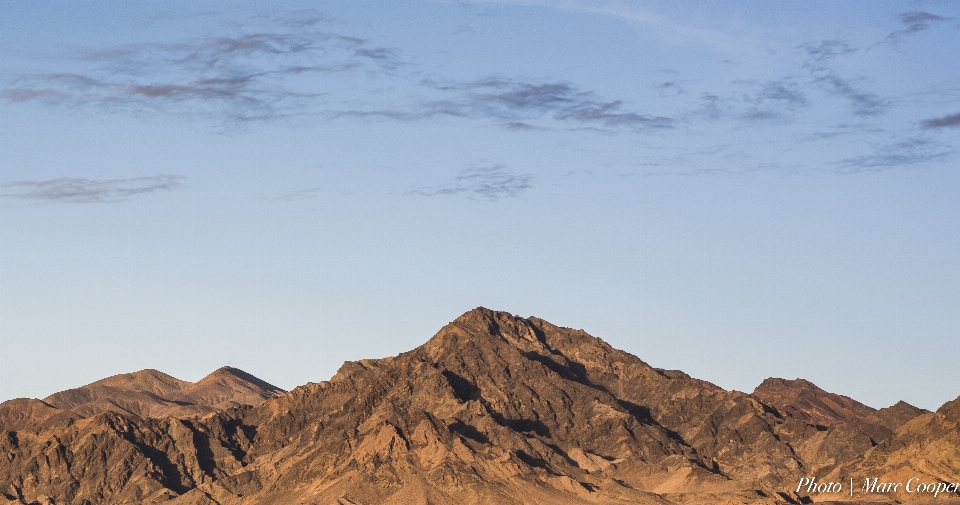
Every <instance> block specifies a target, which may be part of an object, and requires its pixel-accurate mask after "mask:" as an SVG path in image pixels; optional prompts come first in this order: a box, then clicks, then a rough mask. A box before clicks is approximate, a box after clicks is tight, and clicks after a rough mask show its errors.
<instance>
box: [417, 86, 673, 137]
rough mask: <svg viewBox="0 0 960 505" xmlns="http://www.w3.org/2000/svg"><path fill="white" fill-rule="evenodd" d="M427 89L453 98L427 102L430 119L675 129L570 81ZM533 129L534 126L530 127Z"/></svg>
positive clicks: (669, 123) (670, 121) (667, 122)
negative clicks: (441, 116)
mask: <svg viewBox="0 0 960 505" xmlns="http://www.w3.org/2000/svg"><path fill="white" fill-rule="evenodd" d="M424 84H425V85H430V86H434V87H436V89H438V90H440V91H443V92H445V93H447V94H449V98H448V99H445V100H439V101H434V102H430V103H427V104H425V109H426V112H427V113H428V114H430V115H436V114H447V115H452V116H474V117H478V116H479V117H488V118H494V119H498V120H501V121H506V122H508V123H507V124H513V123H518V122H520V123H524V124H528V123H529V122H531V121H535V120H538V119H543V118H547V119H552V120H554V121H558V122H560V123H567V124H572V125H576V126H580V127H596V128H602V129H611V130H616V129H624V128H626V129H632V130H649V129H663V128H672V127H673V123H674V121H673V119H671V118H668V117H664V116H659V115H650V114H643V113H640V112H637V111H634V110H630V109H629V108H628V107H627V105H626V104H625V103H624V102H623V101H622V100H611V101H606V100H602V99H600V98H599V97H597V96H596V94H595V93H593V92H592V91H586V90H582V89H580V88H578V87H576V86H575V85H573V84H571V83H567V82H542V83H537V82H525V81H520V80H516V79H510V78H505V77H492V78H487V79H482V80H478V81H473V82H467V83H458V84H447V85H439V84H435V83H433V82H430V81H425V82H424ZM531 126H532V125H531Z"/></svg>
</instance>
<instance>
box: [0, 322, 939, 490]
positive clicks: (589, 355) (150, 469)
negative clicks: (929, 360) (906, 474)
mask: <svg viewBox="0 0 960 505" xmlns="http://www.w3.org/2000/svg"><path fill="white" fill-rule="evenodd" d="M226 379H229V378H225V380H226ZM204 380H206V379H204ZM218 380H219V379H218ZM202 382H204V381H200V382H198V383H197V384H200V383H202ZM213 382H217V381H216V380H215V381H213ZM228 382H229V381H228ZM124 383H125V384H129V383H137V384H144V385H143V386H142V387H141V392H142V393H144V394H146V393H147V392H152V393H153V394H156V395H157V396H158V397H160V396H164V395H166V396H164V397H167V396H169V395H171V394H172V393H171V392H170V391H173V390H170V391H167V390H164V391H166V392H163V391H160V389H162V388H173V386H171V384H175V383H172V382H171V381H168V380H166V379H165V378H164V377H162V376H158V375H151V376H149V377H141V378H135V379H130V380H129V381H128V382H124ZM218 383H219V382H218ZM95 384H96V383H95ZM101 386H103V384H101ZM107 386H109V384H108V385H106V386H104V387H107ZM772 386H776V387H777V388H780V389H776V388H773V387H772ZM791 387H799V388H800V389H804V390H811V389H813V388H815V386H812V385H808V383H805V384H799V385H797V384H792V385H791V384H779V385H778V384H768V385H767V387H765V388H763V389H764V390H766V391H767V392H769V391H770V390H771V389H775V390H777V391H781V393H782V394H781V396H782V397H784V398H786V397H787V396H789V394H788V392H789V391H787V390H788V389H790V388H791ZM149 388H154V389H152V390H151V389H149ZM178 388H179V389H176V391H183V390H184V389H189V388H185V387H184V386H183V385H179V386H178ZM81 389H82V388H81ZM758 389H760V388H758ZM816 390H819V388H816ZM819 391H821V392H822V393H819V392H818V393H817V394H818V395H820V396H822V398H821V401H826V400H825V399H829V400H830V401H832V402H837V400H836V398H833V397H832V396H829V395H830V393H827V392H825V391H822V390H819ZM761 393H762V391H761ZM790 394H793V393H790ZM796 394H797V395H799V394H800V393H796ZM805 394H806V393H804V395H805ZM761 396H763V395H762V394H761V395H750V394H745V393H740V392H736V391H726V390H724V389H722V388H720V387H718V386H716V385H713V384H710V383H709V382H705V381H701V380H698V379H694V378H691V377H689V376H688V375H686V374H684V373H682V372H677V371H667V370H662V369H657V368H653V367H651V366H649V365H648V364H647V363H645V362H643V361H641V360H640V359H639V358H637V357H636V356H633V355H631V354H628V353H625V352H623V351H619V350H617V349H614V348H612V347H611V346H609V345H608V344H606V343H605V342H603V341H602V340H600V339H597V338H594V337H592V336H590V335H588V334H587V333H585V332H584V331H582V330H575V329H570V328H560V327H557V326H554V325H552V324H550V323H548V322H546V321H544V320H542V319H538V318H520V317H516V316H512V315H510V314H507V313H505V312H495V311H491V310H487V309H483V308H478V309H475V310H472V311H470V312H468V313H466V314H464V315H462V316H460V317H459V318H457V319H456V320H454V321H453V322H451V323H450V324H448V325H446V326H445V327H444V328H442V329H441V330H440V331H439V332H438V333H437V334H436V335H435V336H434V337H432V338H431V339H430V340H428V341H427V342H426V343H425V344H424V345H422V346H420V347H418V348H416V349H414V350H412V351H409V352H406V353H403V354H400V355H398V356H394V357H389V358H384V359H375V360H361V361H358V362H347V363H344V365H343V366H342V367H341V369H340V370H339V371H338V372H337V374H336V375H335V376H334V377H333V378H331V379H330V380H329V381H324V382H320V383H310V384H306V385H304V386H301V387H298V388H296V389H294V390H293V391H290V392H289V393H287V394H283V395H277V396H274V397H270V398H268V399H266V400H265V401H263V403H262V404H260V405H259V406H239V407H230V408H226V409H225V410H222V411H220V412H217V413H214V414H211V415H207V416H204V417H192V418H176V417H165V418H154V417H145V416H142V415H139V414H137V415H133V414H132V413H131V412H130V411H132V410H134V409H132V408H127V407H124V408H125V409H126V410H127V412H124V411H119V410H114V409H105V410H107V411H104V412H100V413H97V414H96V415H93V416H92V417H88V418H85V419H60V420H52V422H51V420H47V421H45V422H44V423H43V426H42V427H40V428H38V429H35V430H24V431H16V432H12V431H11V432H7V433H6V434H5V436H4V437H2V438H0V454H7V455H8V456H7V457H6V458H0V493H2V494H0V497H4V498H6V499H7V500H9V502H10V503H20V504H24V503H31V502H35V503H56V504H61V503H71V504H78V505H79V504H89V505H92V504H108V505H109V504H119V503H169V504H171V505H200V504H204V505H206V504H220V505H239V504H323V505H326V504H340V505H346V504H354V505H373V504H384V505H391V504H434V505H446V504H457V505H460V504H473V505H484V504H497V505H500V504H506V505H509V504H529V505H538V504H558V505H564V504H571V505H572V504H581V503H594V504H610V505H613V504H627V503H631V504H671V503H673V504H690V505H693V504H720V503H765V504H773V503H799V502H801V501H804V500H809V499H810V497H808V496H800V495H797V494H796V493H794V491H795V489H796V486H797V482H798V481H799V479H800V478H801V477H807V476H811V475H817V476H823V475H830V474H831V472H839V471H840V470H847V469H849V470H851V471H861V470H864V469H874V468H879V469H885V468H887V467H886V466H884V465H894V464H899V463H900V462H902V461H903V459H904V458H906V459H909V458H912V457H914V455H922V457H932V458H938V457H941V456H943V455H946V456H949V455H951V454H952V453H950V452H949V451H947V452H943V451H941V452H940V453H934V452H930V451H931V450H930V449H929V448H927V447H925V446H923V444H922V443H919V444H917V443H914V442H916V441H917V440H919V439H918V438H910V437H919V436H920V435H919V434H920V433H935V434H936V436H938V437H941V438H938V440H942V441H943V443H945V444H948V443H953V442H954V439H953V438H951V437H954V436H955V435H956V433H955V432H953V431H951V429H953V428H952V426H954V425H952V424H950V423H955V422H956V421H953V420H951V419H952V418H950V417H948V416H947V415H946V414H943V413H923V414H921V415H919V416H916V417H915V418H913V419H912V420H910V421H907V422H905V424H903V425H902V426H899V427H898V428H897V429H896V430H893V429H892V428H887V427H886V425H882V426H884V428H885V429H887V430H888V431H890V432H891V433H890V434H889V435H888V436H887V438H886V439H884V441H883V442H882V443H877V442H876V441H875V440H874V439H872V438H871V437H870V436H868V435H867V434H865V433H864V432H863V431H862V430H861V429H860V428H859V427H858V426H859V425H858V424H857V422H859V421H857V420H858V419H860V418H859V417H857V418H850V419H847V420H846V421H844V422H839V421H837V422H836V423H834V424H832V425H830V426H828V425H826V424H823V423H822V422H814V420H813V419H812V418H809V417H805V416H810V415H812V414H811V413H810V412H812V411H813V409H810V408H808V411H809V412H808V411H804V412H805V413H802V412H801V411H797V412H794V413H791V411H790V410H789V409H786V408H785V407H783V408H781V407H782V406H781V407H777V406H776V405H774V404H772V403H768V402H765V401H764V400H763V399H761ZM805 397H806V396H805ZM51 398H52V397H51ZM69 398H79V399H81V400H84V401H85V402H86V403H77V404H76V405H74V406H72V407H70V408H78V407H79V406H81V405H89V404H91V403H95V402H96V401H99V400H98V399H93V394H92V393H91V394H90V395H86V396H85V394H79V393H78V394H77V395H65V396H63V397H61V398H60V399H58V401H60V400H62V401H68V399H69ZM88 398H89V399H88ZM45 401H46V400H45ZM70 401H74V400H70ZM811 401H812V400H811ZM851 401H852V400H851ZM774 403H776V402H774ZM794 403H796V402H794ZM791 404H792V403H791ZM64 405H66V404H64ZM811 405H812V403H811ZM803 406H806V404H803ZM837 407H838V409H839V407H844V409H845V410H844V409H839V410H838V409H833V414H831V415H833V416H834V418H836V419H835V420H838V419H840V418H841V417H842V416H846V415H847V414H850V415H853V414H857V415H858V416H861V417H864V416H865V417H864V419H865V418H870V416H876V417H877V419H880V417H881V416H879V415H878V414H877V412H876V411H873V409H869V407H867V409H869V410H870V412H868V411H867V410H862V409H859V407H856V405H854V404H848V403H845V402H840V403H838V404H837ZM861 410H862V411H861ZM947 410H948V411H949V412H950V415H953V408H952V407H950V408H948V409H947ZM908 411H909V409H904V408H898V409H897V410H896V413H893V414H890V417H891V418H894V417H897V416H901V417H906V416H907V415H908V414H909V412H908ZM141 412H143V411H142V410H141ZM818 412H819V411H818ZM891 412H893V411H891ZM904 412H906V414H904ZM931 416H932V417H931ZM897 419H899V417H897ZM924 420H927V421H929V422H927V421H924ZM875 424H876V423H875ZM884 444H886V445H884ZM911 444H912V445H911ZM953 447H954V448H956V447H958V445H956V444H955V445H954V446H953ZM954 450H955V449H954ZM911 451H912V452H911ZM923 451H927V452H923ZM918 461H919V460H918ZM932 461H939V460H936V459H934V460H932ZM951 461H957V460H956V459H955V460H951ZM857 465H860V466H857ZM869 465H876V466H869ZM944 465H945V466H944ZM944 465H941V466H943V468H942V470H943V472H942V473H937V472H940V471H941V469H940V467H929V468H928V467H925V471H926V472H927V473H926V474H925V475H936V476H941V477H943V478H948V477H949V476H950V475H952V474H951V473H949V472H950V471H952V467H951V466H950V465H953V463H945V464H944ZM801 494H803V493H801ZM907 498H915V497H907ZM944 498H945V497H944V496H941V497H940V498H939V500H938V503H942V504H946V503H949V501H947V500H945V499H944Z"/></svg>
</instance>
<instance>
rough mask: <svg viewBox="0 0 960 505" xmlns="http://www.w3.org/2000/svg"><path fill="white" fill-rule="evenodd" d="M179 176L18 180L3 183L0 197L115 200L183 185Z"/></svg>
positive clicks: (45, 200) (51, 200)
mask: <svg viewBox="0 0 960 505" xmlns="http://www.w3.org/2000/svg"><path fill="white" fill-rule="evenodd" d="M183 179H184V178H183V177H182V176H178V175H154V176H148V177H134V178H130V179H103V180H92V179H81V178H67V177H64V178H60V179H51V180H48V181H18V182H11V183H8V184H0V197H2V198H3V199H4V200H15V201H21V202H28V203H115V202H122V201H126V200H129V199H130V198H133V197H135V196H139V195H143V194H147V193H153V192H156V191H172V190H175V189H179V188H181V187H182V186H183V183H182V182H181V181H182V180H183Z"/></svg>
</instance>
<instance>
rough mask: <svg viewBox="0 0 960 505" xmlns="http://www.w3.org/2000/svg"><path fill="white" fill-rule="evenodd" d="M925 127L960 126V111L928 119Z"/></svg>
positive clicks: (924, 124) (924, 123)
mask: <svg viewBox="0 0 960 505" xmlns="http://www.w3.org/2000/svg"><path fill="white" fill-rule="evenodd" d="M922 124H923V127H924V128H947V127H953V126H960V112H958V113H956V114H951V115H949V116H943V117H937V118H933V119H927V120H926V121H924V122H923V123H922Z"/></svg>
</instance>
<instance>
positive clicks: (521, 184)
mask: <svg viewBox="0 0 960 505" xmlns="http://www.w3.org/2000/svg"><path fill="white" fill-rule="evenodd" d="M531 180H532V176H531V175H530V174H517V173H513V172H510V171H508V170H507V169H506V167H504V166H503V165H493V166H490V167H481V168H471V169H467V170H463V171H461V172H460V174H459V175H457V177H456V178H455V179H454V180H453V181H452V182H450V183H448V184H444V185H441V186H437V187H433V188H424V189H416V190H413V191H410V192H409V194H411V195H419V196H438V195H458V194H463V195H467V196H473V197H479V198H482V199H484V200H489V201H491V202H495V201H497V200H501V199H503V198H512V197H516V196H519V195H520V193H522V192H523V191H525V190H527V189H530V188H531V187H533V185H532V184H531Z"/></svg>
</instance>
